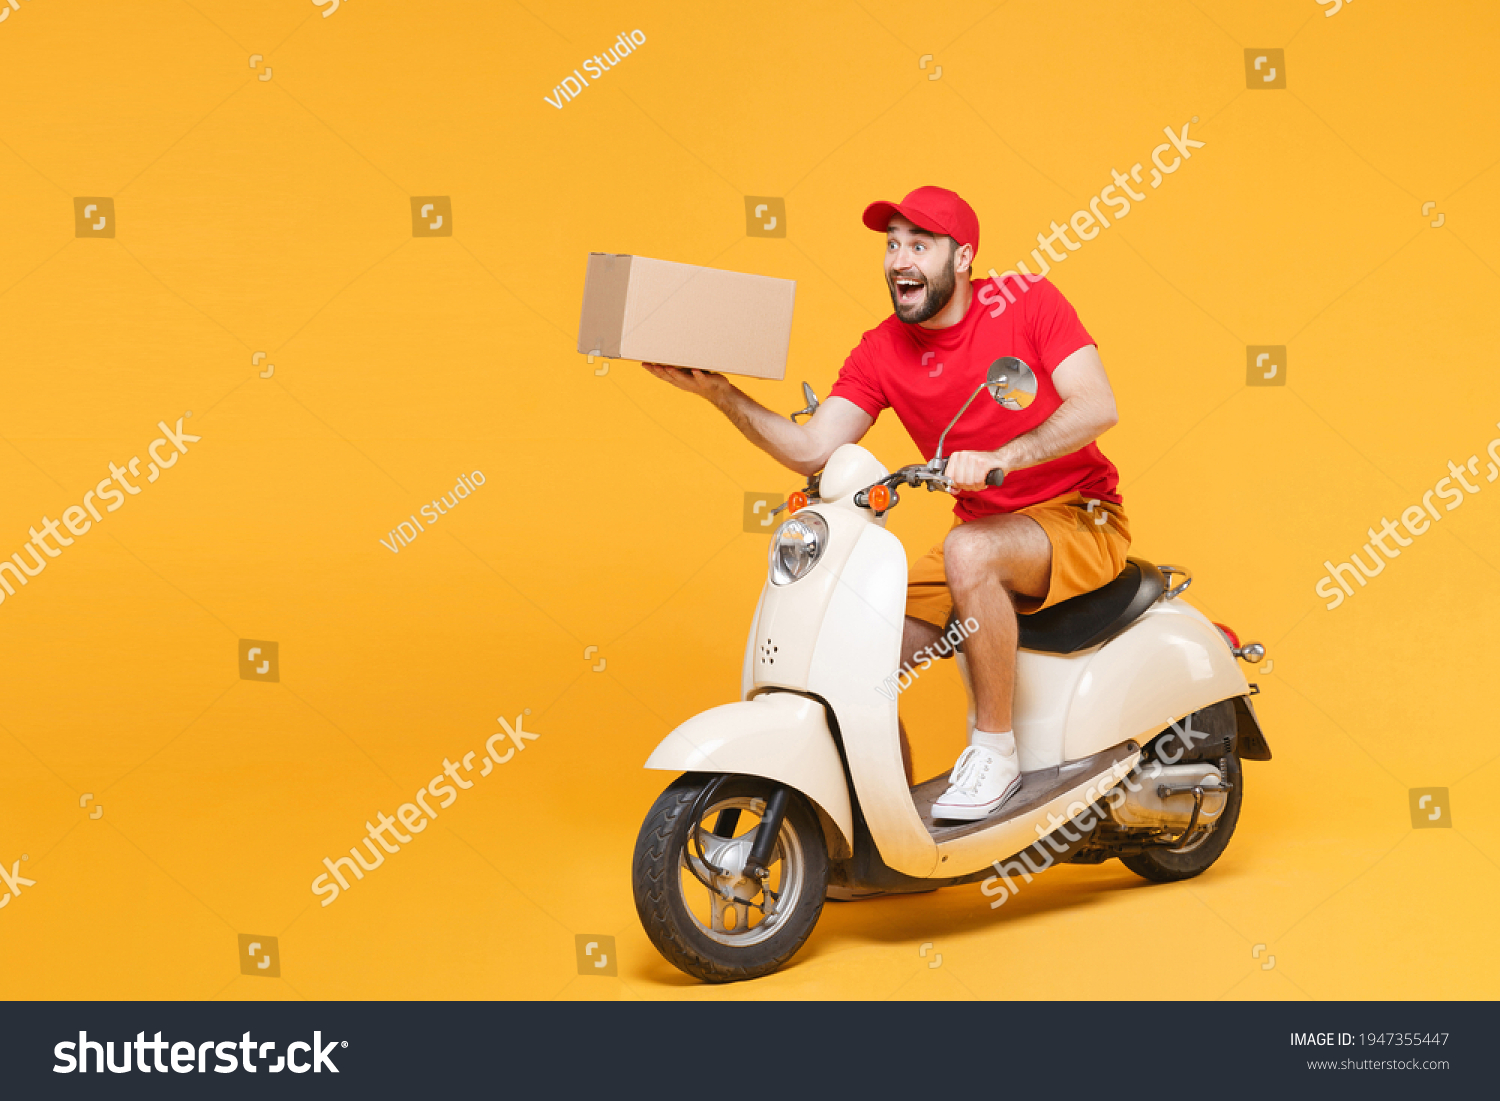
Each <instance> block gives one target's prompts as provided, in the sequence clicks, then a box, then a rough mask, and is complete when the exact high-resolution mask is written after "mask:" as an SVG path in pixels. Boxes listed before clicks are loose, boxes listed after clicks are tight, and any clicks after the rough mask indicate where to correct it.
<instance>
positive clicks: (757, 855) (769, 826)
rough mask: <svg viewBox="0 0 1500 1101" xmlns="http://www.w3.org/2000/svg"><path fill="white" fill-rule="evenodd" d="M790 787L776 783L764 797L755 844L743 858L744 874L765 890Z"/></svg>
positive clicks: (784, 816)
mask: <svg viewBox="0 0 1500 1101" xmlns="http://www.w3.org/2000/svg"><path fill="white" fill-rule="evenodd" d="M789 794H790V789H789V788H788V787H787V786H786V785H785V784H777V785H776V786H775V788H773V789H772V791H771V794H770V795H769V796H767V798H766V813H765V814H763V815H761V819H760V826H759V827H758V828H757V829H756V831H755V844H753V845H751V846H750V855H749V856H748V857H746V859H745V874H746V875H748V876H751V877H753V878H754V879H755V880H756V881H757V882H758V883H760V886H761V890H765V886H766V880H767V879H769V878H770V876H771V869H770V868H769V867H768V865H769V863H770V860H771V854H772V853H773V852H775V851H776V839H777V838H778V837H780V836H781V823H782V821H783V819H785V818H786V804H787V799H788V798H789Z"/></svg>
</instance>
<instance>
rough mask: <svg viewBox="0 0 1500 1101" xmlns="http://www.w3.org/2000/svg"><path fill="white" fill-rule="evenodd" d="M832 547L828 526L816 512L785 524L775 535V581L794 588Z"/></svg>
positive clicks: (772, 548) (773, 541) (773, 576)
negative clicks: (824, 552)
mask: <svg viewBox="0 0 1500 1101" xmlns="http://www.w3.org/2000/svg"><path fill="white" fill-rule="evenodd" d="M827 546H828V525H827V523H825V522H824V520H823V517H821V516H819V515H818V514H817V513H816V512H807V511H803V512H801V513H799V514H798V515H796V516H793V517H792V518H791V519H790V520H786V521H783V522H782V525H781V527H779V528H777V529H776V534H775V535H773V536H771V582H772V584H775V585H790V584H791V583H792V582H793V581H796V580H797V579H798V578H802V577H806V576H807V575H808V574H809V573H811V572H812V568H813V566H815V565H816V564H817V561H818V559H819V558H820V557H822V554H823V551H824V549H825V548H826V547H827Z"/></svg>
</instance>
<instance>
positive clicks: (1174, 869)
mask: <svg viewBox="0 0 1500 1101" xmlns="http://www.w3.org/2000/svg"><path fill="white" fill-rule="evenodd" d="M1228 763H1229V768H1228V771H1229V775H1227V776H1226V777H1225V779H1226V780H1228V781H1229V783H1230V785H1231V790H1230V792H1229V795H1228V796H1227V797H1226V799H1225V801H1224V810H1223V812H1222V813H1221V814H1220V815H1219V817H1218V818H1217V819H1216V820H1215V822H1214V824H1213V826H1212V827H1210V828H1209V829H1207V830H1203V831H1196V832H1195V833H1194V834H1193V836H1191V837H1188V838H1186V839H1185V840H1184V841H1183V842H1182V844H1180V845H1175V846H1173V845H1153V846H1151V847H1150V848H1146V849H1142V850H1141V851H1140V852H1139V853H1137V854H1135V855H1134V856H1122V857H1120V863H1121V864H1124V865H1125V867H1127V868H1129V869H1130V870H1131V871H1132V872H1134V873H1135V874H1136V875H1138V876H1141V877H1142V878H1144V879H1149V880H1151V881H1152V882H1153V883H1175V882H1177V881H1178V880H1180V879H1191V878H1192V877H1193V876H1195V875H1202V874H1203V873H1204V872H1205V871H1207V870H1208V868H1209V866H1210V865H1211V864H1213V862H1214V861H1215V860H1218V859H1219V857H1220V856H1221V855H1223V852H1224V850H1225V849H1226V848H1228V847H1229V839H1230V837H1232V836H1233V835H1234V827H1235V825H1236V824H1237V823H1238V822H1239V820H1240V803H1241V802H1242V800H1243V799H1244V796H1245V778H1244V770H1243V769H1242V768H1240V759H1239V756H1238V754H1235V753H1230V755H1229V757H1228Z"/></svg>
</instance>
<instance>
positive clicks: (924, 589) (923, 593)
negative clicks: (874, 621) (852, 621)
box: [906, 493, 1130, 628]
mask: <svg viewBox="0 0 1500 1101" xmlns="http://www.w3.org/2000/svg"><path fill="white" fill-rule="evenodd" d="M1088 502H1089V498H1086V497H1084V495H1083V494H1081V493H1066V494H1063V496H1061V497H1054V498H1052V500H1050V501H1043V502H1042V503H1041V504H1039V505H1028V506H1027V507H1025V508H1022V509H1017V510H1016V511H1015V512H1014V513H1012V514H1011V515H1014V516H1029V517H1031V518H1032V519H1033V520H1035V521H1036V522H1037V523H1038V524H1040V525H1041V526H1042V530H1043V531H1045V532H1046V533H1047V540H1048V542H1050V543H1051V544H1052V575H1051V583H1050V584H1049V586H1048V588H1047V596H1046V599H1045V600H1043V601H1042V602H1041V603H1040V604H1037V602H1036V601H1035V600H1028V599H1027V598H1025V597H1022V598H1020V600H1019V602H1018V607H1017V608H1016V611H1018V612H1020V613H1021V614H1023V615H1028V614H1031V613H1033V612H1039V611H1041V610H1042V609H1043V608H1050V607H1052V605H1054V604H1057V603H1060V602H1061V601H1064V600H1068V599H1069V598H1071V597H1075V596H1080V595H1082V594H1083V593H1087V592H1092V591H1093V590H1095V589H1097V588H1100V587H1101V586H1103V585H1107V584H1109V582H1111V581H1113V580H1114V579H1115V578H1116V577H1118V576H1119V575H1120V571H1121V570H1123V569H1124V568H1125V554H1126V551H1128V550H1129V549H1130V523H1129V521H1128V520H1126V518H1125V513H1124V512H1123V511H1122V510H1121V509H1120V506H1119V505H1112V504H1110V503H1109V502H1108V501H1099V502H1098V503H1097V504H1095V505H1094V507H1093V509H1092V510H1090V509H1089V507H1088ZM962 522H963V521H961V520H960V521H958V523H955V524H954V525H953V526H954V527H957V526H958V524H959V523H962ZM1025 604H1035V605H1036V606H1035V607H1024V606H1021V605H1025ZM952 611H953V596H952V594H951V593H950V592H949V591H948V578H947V576H946V575H945V574H944V573H943V545H942V544H941V543H939V544H938V545H937V546H935V547H933V548H932V549H931V550H930V551H928V552H927V553H926V554H925V555H923V556H922V557H921V558H919V559H917V561H916V562H915V563H913V565H912V567H911V572H910V573H909V574H908V576H907V582H906V614H907V615H909V616H915V617H916V618H918V619H921V620H925V621H926V622H928V623H931V624H932V625H933V626H934V627H938V628H941V627H943V626H945V625H946V624H947V622H948V615H949V613H950V612H952Z"/></svg>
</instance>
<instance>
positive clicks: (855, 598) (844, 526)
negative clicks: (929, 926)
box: [745, 463, 937, 875]
mask: <svg viewBox="0 0 1500 1101" xmlns="http://www.w3.org/2000/svg"><path fill="white" fill-rule="evenodd" d="M830 466H832V464H831V463H830ZM864 473H867V474H868V475H869V477H870V480H871V481H873V480H875V479H876V478H878V477H879V476H880V474H879V473H878V472H864ZM864 484H868V483H864ZM806 513H815V514H817V515H818V516H819V517H821V518H822V519H823V521H824V523H826V524H827V525H828V545H827V549H826V550H825V551H824V553H823V555H822V557H821V558H820V559H819V561H818V563H817V565H815V566H814V567H813V569H812V571H811V572H810V573H809V574H808V575H807V576H806V577H804V578H801V579H800V580H798V581H794V582H792V583H790V584H787V585H775V584H772V583H771V582H770V581H767V582H766V586H765V590H764V592H763V593H762V594H761V600H760V605H759V608H758V610H757V613H756V620H755V625H754V627H753V629H752V631H751V635H750V639H749V643H748V645H747V647H746V655H745V660H746V664H747V668H748V670H749V671H748V673H747V678H746V679H747V681H748V687H747V691H748V692H762V691H764V690H766V689H768V688H781V689H789V690H791V691H794V692H807V693H809V694H811V695H814V696H817V697H818V698H819V699H821V700H824V701H825V702H826V703H827V704H828V706H829V707H830V708H832V710H833V713H834V716H835V719H836V721H837V723H838V726H839V731H840V734H841V735H842V739H843V745H844V754H845V758H846V759H847V761H848V764H849V778H850V780H852V782H853V784H854V786H855V789H856V790H857V791H858V792H859V794H860V800H861V805H862V806H863V807H864V812H865V819H866V822H867V824H868V825H869V827H870V835H871V837H872V838H873V839H874V841H875V843H876V845H877V846H878V848H879V849H880V853H881V856H882V858H883V859H884V860H885V862H886V863H887V864H889V865H890V866H891V867H893V868H895V869H896V870H898V871H901V872H905V873H906V874H908V875H929V874H931V872H932V870H933V867H934V866H935V865H936V863H937V845H936V843H935V842H933V840H932V838H931V837H930V836H929V834H928V833H927V829H926V827H924V826H923V825H922V820H921V817H920V816H919V815H918V814H917V810H916V807H915V805H914V804H913V803H912V800H911V795H910V791H909V789H908V788H907V786H906V776H905V773H904V771H903V770H902V765H901V738H900V733H899V730H898V727H897V720H896V700H895V699H894V698H887V697H885V696H884V695H882V694H881V692H880V691H879V686H880V685H881V682H882V680H883V679H884V678H885V677H886V676H887V675H888V674H889V672H890V671H891V670H893V669H895V668H896V666H897V664H898V662H899V660H900V656H901V632H902V628H903V627H904V626H905V623H906V551H905V550H904V549H903V548H902V546H901V541H900V540H899V539H897V538H896V537H895V536H894V535H892V534H891V533H890V532H888V531H886V530H885V526H884V525H883V524H881V523H878V522H876V521H875V519H874V518H873V517H872V515H871V514H870V512H869V511H868V510H865V509H859V508H856V507H855V506H854V505H852V504H851V503H849V502H848V499H847V496H845V497H844V498H842V499H836V500H833V501H821V502H819V503H818V504H816V505H809V506H808V507H806V508H804V509H803V510H802V512H801V513H799V515H802V514H806Z"/></svg>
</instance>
